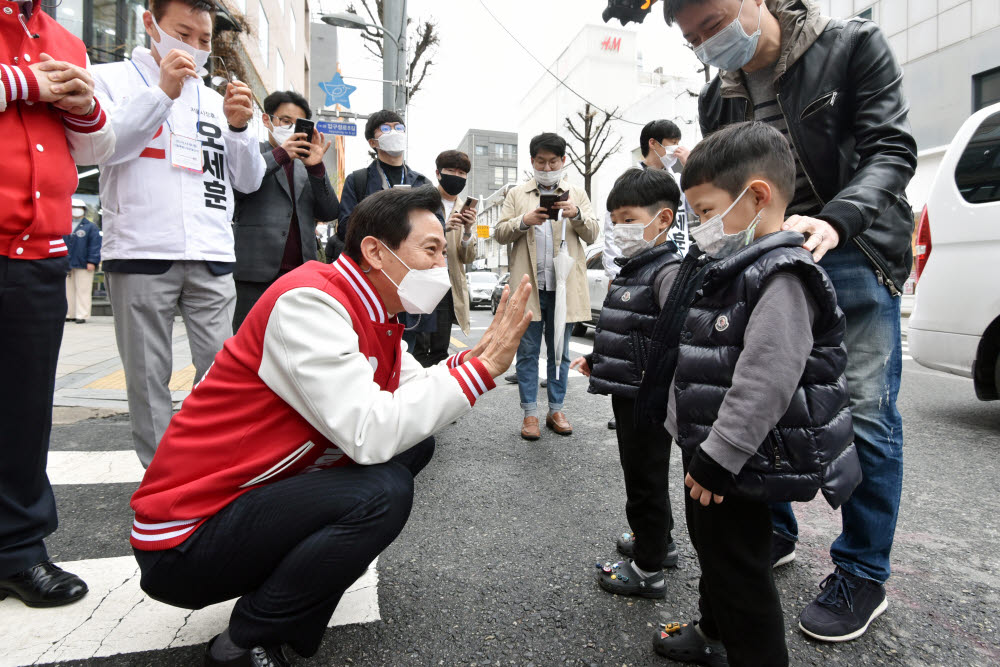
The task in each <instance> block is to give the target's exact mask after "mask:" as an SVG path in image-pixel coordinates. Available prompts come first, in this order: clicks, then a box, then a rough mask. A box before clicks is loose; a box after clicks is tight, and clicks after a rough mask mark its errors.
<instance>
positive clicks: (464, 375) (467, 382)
mask: <svg viewBox="0 0 1000 667" xmlns="http://www.w3.org/2000/svg"><path fill="white" fill-rule="evenodd" d="M455 370H457V371H458V374H459V375H461V376H462V380H463V381H464V382H465V385H466V387H467V388H468V389H469V393H471V394H472V395H473V396H475V397H476V398H479V397H480V396H482V392H480V391H479V389H478V388H477V387H476V385H475V384H473V382H472V380H471V379H470V378H469V375H468V373H467V372H466V370H465V368H464V367H462V366H459V367H458V368H456V369H455Z"/></svg>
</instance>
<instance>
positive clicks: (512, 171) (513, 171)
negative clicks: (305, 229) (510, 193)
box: [507, 167, 517, 183]
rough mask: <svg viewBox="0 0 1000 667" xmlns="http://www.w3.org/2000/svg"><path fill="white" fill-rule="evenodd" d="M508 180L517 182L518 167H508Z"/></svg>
mask: <svg viewBox="0 0 1000 667" xmlns="http://www.w3.org/2000/svg"><path fill="white" fill-rule="evenodd" d="M507 182H508V183H517V167H507Z"/></svg>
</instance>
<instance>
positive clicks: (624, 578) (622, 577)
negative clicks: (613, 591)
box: [611, 574, 628, 584]
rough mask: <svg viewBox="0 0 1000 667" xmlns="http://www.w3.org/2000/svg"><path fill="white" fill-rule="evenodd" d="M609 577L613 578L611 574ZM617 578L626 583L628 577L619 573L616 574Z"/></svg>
mask: <svg viewBox="0 0 1000 667" xmlns="http://www.w3.org/2000/svg"><path fill="white" fill-rule="evenodd" d="M611 578H612V579H614V575H611ZM618 579H619V581H621V582H622V583H623V584H627V583H628V577H627V576H625V575H624V574H619V575H618Z"/></svg>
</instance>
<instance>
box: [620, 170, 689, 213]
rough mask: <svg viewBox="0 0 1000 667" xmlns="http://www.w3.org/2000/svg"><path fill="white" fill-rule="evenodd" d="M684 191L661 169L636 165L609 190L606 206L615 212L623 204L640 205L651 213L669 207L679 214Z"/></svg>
mask: <svg viewBox="0 0 1000 667" xmlns="http://www.w3.org/2000/svg"><path fill="white" fill-rule="evenodd" d="M680 200H681V191H680V189H679V188H678V187H677V183H676V181H674V179H673V177H672V176H671V175H670V174H668V173H667V172H665V171H663V170H661V169H638V168H633V169H629V170H628V171H626V172H625V173H624V174H622V175H621V176H619V177H618V180H616V181H615V184H614V186H613V187H612V188H611V192H610V193H608V201H607V203H606V208H607V209H608V211H614V210H616V209H619V208H622V207H624V206H638V207H639V208H644V209H646V210H647V211H649V212H650V213H655V212H656V211H658V210H660V209H662V208H669V209H670V210H671V211H673V212H674V214H675V215H676V214H677V205H678V203H679V202H680Z"/></svg>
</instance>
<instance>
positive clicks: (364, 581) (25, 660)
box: [0, 556, 381, 667]
mask: <svg viewBox="0 0 1000 667" xmlns="http://www.w3.org/2000/svg"><path fill="white" fill-rule="evenodd" d="M376 563H377V560H376V562H375V563H372V565H371V567H370V568H369V569H368V571H367V572H366V573H365V574H364V575H362V576H361V578H360V579H358V580H357V581H356V582H354V585H353V586H351V588H350V589H348V591H347V592H346V593H345V594H344V597H343V598H342V599H341V601H340V604H339V605H338V606H337V610H336V612H334V614H333V618H332V619H331V620H330V627H333V626H336V625H350V624H354V623H370V622H372V621H377V620H379V619H380V618H381V616H380V615H379V608H378V593H377V585H378V572H377V571H376V569H375V565H376ZM60 566H61V567H64V568H65V569H66V570H68V571H70V572H73V573H74V574H78V575H80V576H81V577H83V579H84V581H86V582H87V585H88V586H89V587H90V592H89V593H88V594H87V596H86V597H84V598H83V599H82V600H80V601H79V602H76V603H74V604H71V605H68V606H66V607H56V608H54V609H31V608H29V607H26V606H25V605H24V604H22V603H21V601H20V600H15V599H14V598H7V599H6V600H4V601H3V602H0V623H2V625H3V628H4V632H3V636H4V646H5V649H4V651H3V653H2V654H0V667H8V666H11V667H13V666H15V665H29V664H35V663H39V662H57V661H64V660H82V659H88V658H96V657H102V656H109V655H116V654H119V653H132V652H135V651H151V650H162V649H167V648H174V647H177V646H190V645H192V644H201V643H205V642H207V641H208V640H209V639H211V638H212V637H213V636H215V635H216V634H218V633H220V632H222V630H223V629H225V627H226V625H227V624H228V623H229V614H230V611H231V610H232V607H233V604H234V603H235V602H234V601H230V602H222V603H219V604H216V605H212V606H210V607H205V608H204V609H199V610H197V611H191V610H188V609H179V608H177V607H171V606H169V605H166V604H163V603H160V602H156V601H155V600H152V599H150V598H149V597H147V596H146V594H145V593H143V592H142V590H141V589H140V588H139V568H138V566H137V565H136V562H135V559H134V558H133V557H131V556H123V557H121V558H97V559H93V560H81V561H75V562H72V563H60Z"/></svg>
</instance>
